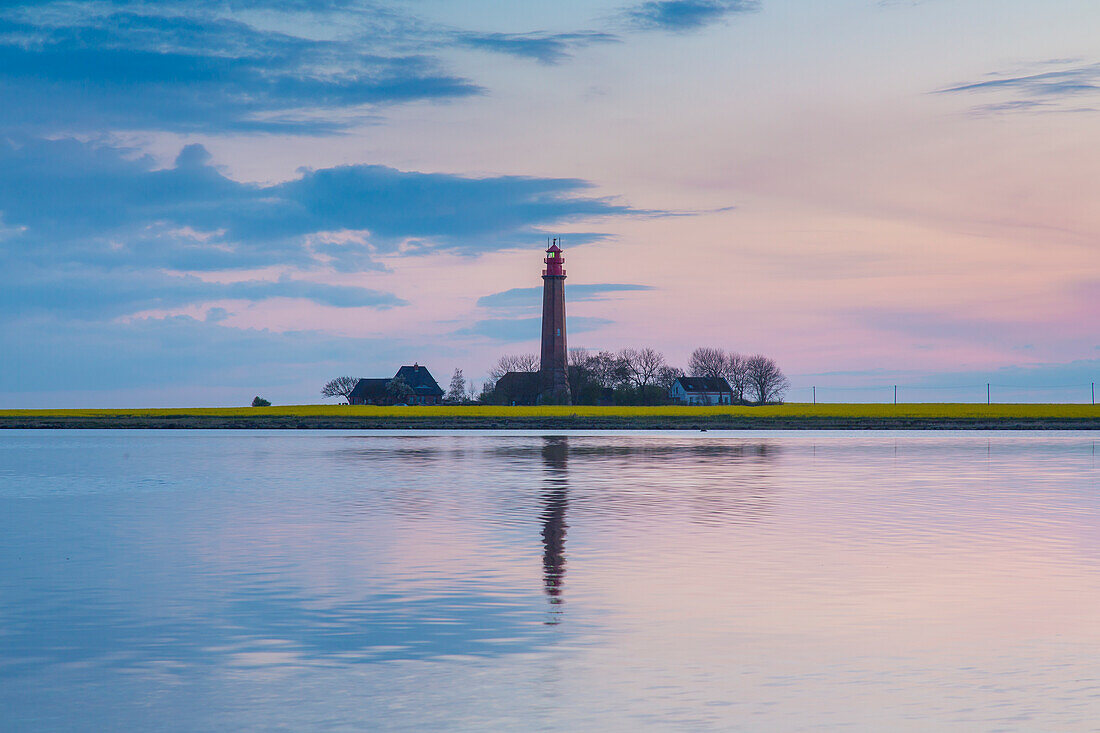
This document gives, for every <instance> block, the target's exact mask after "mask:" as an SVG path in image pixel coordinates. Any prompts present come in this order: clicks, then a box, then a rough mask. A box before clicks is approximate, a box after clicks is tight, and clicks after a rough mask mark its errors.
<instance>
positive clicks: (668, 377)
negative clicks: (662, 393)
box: [655, 366, 684, 390]
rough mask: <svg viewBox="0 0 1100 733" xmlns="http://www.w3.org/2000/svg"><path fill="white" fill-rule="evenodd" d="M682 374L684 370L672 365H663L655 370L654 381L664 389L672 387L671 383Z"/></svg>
mask: <svg viewBox="0 0 1100 733" xmlns="http://www.w3.org/2000/svg"><path fill="white" fill-rule="evenodd" d="M682 376H684V370H683V369H680V368H679V367H674V366H663V367H661V368H660V369H659V370H657V377H656V380H655V381H656V383H657V386H658V387H661V388H662V389H665V390H670V389H672V385H673V384H675V383H676V380H677V379H679V378H680V377H682Z"/></svg>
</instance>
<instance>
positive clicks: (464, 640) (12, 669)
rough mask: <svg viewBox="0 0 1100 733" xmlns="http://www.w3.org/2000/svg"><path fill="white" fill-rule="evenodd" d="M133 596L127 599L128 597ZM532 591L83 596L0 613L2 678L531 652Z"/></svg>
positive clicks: (280, 589)
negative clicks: (172, 608)
mask: <svg viewBox="0 0 1100 733" xmlns="http://www.w3.org/2000/svg"><path fill="white" fill-rule="evenodd" d="M135 600H136V599H135ZM537 608H538V599H537V597H535V596H519V595H505V594H500V595H493V594H491V593H488V592H480V593H479V592H477V591H474V592H471V593H468V594H467V593H455V594H451V595H441V596H438V597H429V598H419V597H412V596H401V595H376V596H370V597H366V598H363V599H361V600H358V601H354V602H346V601H344V602H338V603H332V602H331V599H326V598H322V597H316V596H310V595H308V594H306V593H304V592H298V591H296V590H295V589H294V588H291V587H289V586H272V587H235V588H233V594H232V595H231V596H230V597H229V598H227V599H225V600H224V601H223V602H220V603H219V602H214V601H212V602H211V604H210V605H208V606H205V607H195V608H191V609H189V613H187V614H186V615H185V616H182V617H171V616H167V615H166V616H162V617H157V616H156V615H151V614H150V613H149V612H148V611H147V609H144V608H142V606H141V604H140V603H138V604H135V605H133V606H129V607H126V606H122V605H119V604H97V603H95V602H93V601H92V600H91V599H88V598H73V599H72V602H70V603H66V604H62V605H56V606H44V605H35V606H28V605H21V606H19V607H9V608H7V609H4V611H3V616H4V620H5V633H4V655H3V658H4V664H3V665H0V678H2V677H4V676H10V675H16V676H17V675H20V674H22V673H23V672H25V671H26V670H27V669H30V668H34V667H41V666H42V665H54V664H65V665H81V666H86V665H91V666H95V667H105V668H116V669H126V668H139V667H149V666H152V665H162V664H169V665H186V666H192V667H206V666H221V665H230V666H262V665H266V664H309V663H317V662H331V663H342V664H351V663H371V662H380V661H386V660H397V659H427V658H437V657H444V656H494V655H499V654H508V653H516V652H529V651H533V650H536V649H539V648H541V647H542V646H544V645H545V644H547V643H549V639H547V638H544V637H543V636H542V633H543V632H542V631H541V628H540V626H539V625H538V624H536V623H533V622H532V618H533V616H534V614H535V612H536V610H537Z"/></svg>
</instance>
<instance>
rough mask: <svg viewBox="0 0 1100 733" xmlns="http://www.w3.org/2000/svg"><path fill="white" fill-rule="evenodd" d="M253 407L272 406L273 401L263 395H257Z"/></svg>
mask: <svg viewBox="0 0 1100 733" xmlns="http://www.w3.org/2000/svg"><path fill="white" fill-rule="evenodd" d="M252 406H253V407H271V403H270V402H268V401H267V400H265V399H264V398H263V397H260V396H259V395H256V396H255V397H253V398H252Z"/></svg>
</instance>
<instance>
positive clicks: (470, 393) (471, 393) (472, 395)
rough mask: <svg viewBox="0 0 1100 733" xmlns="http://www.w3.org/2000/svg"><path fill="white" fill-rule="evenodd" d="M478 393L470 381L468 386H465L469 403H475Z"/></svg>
mask: <svg viewBox="0 0 1100 733" xmlns="http://www.w3.org/2000/svg"><path fill="white" fill-rule="evenodd" d="M480 393H481V390H479V389H478V388H477V384H476V383H475V382H474V380H472V379H471V380H470V382H469V384H467V385H466V398H467V399H468V400H470V402H476V401H477V396H478V395H479V394H480Z"/></svg>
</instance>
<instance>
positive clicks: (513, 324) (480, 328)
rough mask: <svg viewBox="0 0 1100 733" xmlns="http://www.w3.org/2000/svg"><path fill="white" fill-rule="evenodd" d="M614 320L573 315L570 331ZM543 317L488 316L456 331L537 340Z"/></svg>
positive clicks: (590, 328)
mask: <svg viewBox="0 0 1100 733" xmlns="http://www.w3.org/2000/svg"><path fill="white" fill-rule="evenodd" d="M612 323H614V321H609V320H607V319H606V318H590V317H585V316H572V317H570V318H569V319H568V322H567V327H568V330H569V333H574V334H575V333H585V332H588V331H595V330H598V329H600V328H603V327H604V326H609V325H611V324H612ZM541 329H542V318H488V319H485V320H481V321H477V322H475V323H474V324H473V325H471V326H469V327H467V328H462V329H459V330H458V331H455V332H454V335H455V336H481V337H484V338H489V339H493V340H495V341H504V342H517V341H535V340H538V338H539V337H540V334H541V333H542V330H541Z"/></svg>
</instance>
